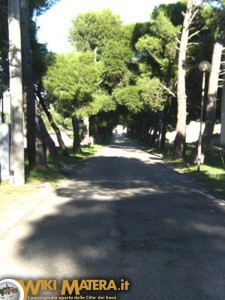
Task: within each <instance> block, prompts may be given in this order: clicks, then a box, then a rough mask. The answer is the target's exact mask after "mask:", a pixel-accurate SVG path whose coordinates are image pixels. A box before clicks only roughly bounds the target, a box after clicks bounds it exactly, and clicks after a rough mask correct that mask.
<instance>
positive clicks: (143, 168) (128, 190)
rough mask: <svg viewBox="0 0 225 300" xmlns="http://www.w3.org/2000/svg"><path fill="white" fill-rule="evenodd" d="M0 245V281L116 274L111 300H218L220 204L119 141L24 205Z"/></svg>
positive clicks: (223, 239)
mask: <svg viewBox="0 0 225 300" xmlns="http://www.w3.org/2000/svg"><path fill="white" fill-rule="evenodd" d="M0 249H1V251H0V274H1V278H6V277H7V278H19V279H29V278H33V279H37V278H58V279H59V278H61V279H63V278H64V279H74V278H95V279H111V278H113V279H117V280H119V279H121V278H124V279H126V280H129V282H130V289H129V291H128V292H122V291H121V292H118V293H117V295H118V298H117V299H119V300H128V299H129V300H139V299H142V300H151V299H153V300H158V299H159V300H167V299H168V300H186V299H187V300H189V299H190V300H201V299H203V300H207V299H209V300H220V299H221V300H222V299H225V201H224V200H223V199H222V198H221V199H219V198H218V197H216V196H214V195H212V194H210V192H208V191H207V190H205V189H203V188H202V186H201V185H199V184H198V183H197V182H195V180H193V179H191V178H189V177H187V176H186V175H183V174H180V173H178V172H176V171H175V170H173V168H172V166H170V165H167V164H165V163H163V162H162V161H161V160H160V159H159V158H158V157H157V156H154V155H151V154H148V153H146V152H144V151H141V150H140V149H138V147H136V146H135V144H134V143H133V142H132V141H130V140H129V139H127V138H124V137H117V138H116V139H114V141H113V142H112V143H111V144H110V145H109V146H107V147H105V148H104V149H103V150H102V151H101V152H100V153H98V155H97V156H95V157H93V158H92V159H90V160H89V161H88V162H87V163H85V165H84V166H83V167H82V168H80V169H79V170H78V171H76V172H75V174H74V175H73V178H71V179H70V180H64V181H63V182H62V184H61V186H60V187H59V188H58V189H57V190H56V192H55V193H52V194H51V195H50V196H49V197H48V198H47V199H44V201H41V202H40V203H39V204H38V205H37V206H36V207H35V208H32V211H30V213H29V214H28V215H26V216H25V217H24V218H23V219H21V220H20V221H19V222H17V223H16V225H15V226H14V227H13V228H12V229H11V230H9V231H8V232H7V233H6V234H5V235H4V236H3V237H2V239H1V242H0ZM90 294H91V293H90Z"/></svg>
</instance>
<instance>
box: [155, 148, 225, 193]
mask: <svg viewBox="0 0 225 300" xmlns="http://www.w3.org/2000/svg"><path fill="white" fill-rule="evenodd" d="M152 150H153V149H152ZM153 151H154V150H153ZM194 151H195V145H193V144H190V145H187V151H186V158H185V159H177V158H175V157H174V155H173V153H172V149H171V145H167V146H166V147H165V149H164V150H163V152H162V153H161V154H162V155H163V159H164V160H165V161H166V162H169V163H172V164H173V165H174V167H175V168H176V169H177V170H179V171H180V172H182V173H185V174H187V175H190V176H192V177H194V178H195V179H197V180H198V181H200V182H201V183H202V184H204V185H205V187H206V188H208V189H210V190H212V191H214V192H217V193H220V194H222V195H223V196H225V168H224V162H223V158H221V156H219V155H218V154H216V153H215V152H213V151H209V152H208V153H207V154H206V157H205V161H204V164H202V165H201V167H200V172H197V166H196V165H195V164H192V163H191V158H192V157H193V153H194Z"/></svg>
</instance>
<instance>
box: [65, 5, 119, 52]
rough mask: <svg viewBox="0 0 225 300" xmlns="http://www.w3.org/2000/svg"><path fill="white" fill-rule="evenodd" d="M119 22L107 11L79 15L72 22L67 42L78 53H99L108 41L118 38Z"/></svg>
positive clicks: (117, 18) (116, 17)
mask: <svg viewBox="0 0 225 300" xmlns="http://www.w3.org/2000/svg"><path fill="white" fill-rule="evenodd" d="M121 25H122V23H121V20H120V17H119V16H116V15H113V14H112V12H111V11H110V10H108V9H105V10H103V11H102V12H93V11H90V12H88V13H85V14H79V15H78V16H77V17H76V19H74V20H73V24H72V28H71V29H70V35H69V40H70V42H71V44H72V45H73V46H74V47H75V48H76V49H77V50H78V51H86V50H95V49H96V48H98V51H99V52H100V53H101V52H102V49H103V48H104V46H105V43H106V41H108V40H112V39H113V40H117V39H118V38H119V37H120V31H121Z"/></svg>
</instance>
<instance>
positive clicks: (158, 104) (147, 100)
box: [113, 77, 166, 113]
mask: <svg viewBox="0 0 225 300" xmlns="http://www.w3.org/2000/svg"><path fill="white" fill-rule="evenodd" d="M159 84H160V81H159V80H158V79H157V78H152V79H150V78H149V77H143V78H140V79H139V80H138V82H137V85H133V86H132V85H128V86H126V87H123V88H117V89H116V90H115V91H114V93H113V96H114V98H115V100H116V102H117V103H118V104H119V105H125V106H126V107H127V109H128V111H130V112H132V113H139V112H141V111H142V110H146V109H147V110H151V111H160V110H162V109H163V107H164V106H163V104H164V103H165V101H166V98H165V97H164V96H163V91H162V90H161V89H160V86H159Z"/></svg>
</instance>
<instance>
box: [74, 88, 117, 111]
mask: <svg viewBox="0 0 225 300" xmlns="http://www.w3.org/2000/svg"><path fill="white" fill-rule="evenodd" d="M115 109H116V103H115V101H114V100H113V98H112V96H111V95H109V94H107V93H106V92H104V91H103V90H98V91H97V92H95V93H93V94H92V101H91V102H89V103H88V104H87V105H86V106H83V107H81V108H80V109H79V110H78V115H79V116H81V117H85V116H94V115H97V114H98V113H100V112H102V111H103V112H109V111H114V110H115Z"/></svg>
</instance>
